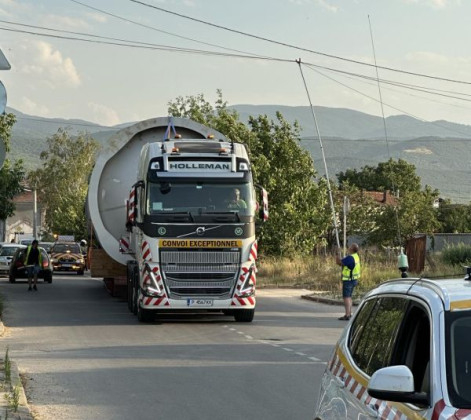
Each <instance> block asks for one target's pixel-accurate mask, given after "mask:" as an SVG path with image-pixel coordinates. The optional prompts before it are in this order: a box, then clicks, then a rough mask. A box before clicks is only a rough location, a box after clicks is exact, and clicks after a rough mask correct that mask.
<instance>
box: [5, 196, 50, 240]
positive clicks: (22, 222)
mask: <svg viewBox="0 0 471 420" xmlns="http://www.w3.org/2000/svg"><path fill="white" fill-rule="evenodd" d="M34 196H35V194H34V193H33V191H32V190H29V189H27V190H25V191H24V192H23V193H21V194H18V195H17V196H15V198H14V199H13V202H14V203H15V205H16V210H15V214H14V215H13V216H11V217H9V218H8V219H7V220H6V221H5V224H4V232H3V237H1V231H0V241H3V242H11V241H12V240H13V241H15V242H18V241H19V239H20V238H21V237H33V236H34V229H35V227H36V232H37V235H36V236H39V234H40V232H41V226H43V225H44V211H43V209H42V206H41V203H40V202H37V203H36V207H37V210H36V226H35V223H34V208H35V203H34V199H35V197H34Z"/></svg>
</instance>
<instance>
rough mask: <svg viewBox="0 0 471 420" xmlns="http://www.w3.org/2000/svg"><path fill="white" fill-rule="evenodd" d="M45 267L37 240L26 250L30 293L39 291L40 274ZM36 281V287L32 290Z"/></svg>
mask: <svg viewBox="0 0 471 420" xmlns="http://www.w3.org/2000/svg"><path fill="white" fill-rule="evenodd" d="M42 265H43V256H42V254H41V251H40V250H39V249H38V241H37V239H35V240H34V241H33V242H31V245H29V246H28V248H27V249H26V255H25V268H26V270H27V273H28V291H31V290H38V287H37V283H38V274H39V272H40V271H41V267H42ZM33 279H34V286H33V288H31V283H32V281H33Z"/></svg>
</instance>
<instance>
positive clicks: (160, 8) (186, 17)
mask: <svg viewBox="0 0 471 420" xmlns="http://www.w3.org/2000/svg"><path fill="white" fill-rule="evenodd" d="M129 1H130V2H133V3H136V4H140V5H142V6H146V7H150V8H152V9H155V10H159V11H161V12H164V13H168V14H171V15H174V16H178V17H181V18H183V19H188V20H191V21H193V22H198V23H201V24H203V25H208V26H212V27H214V28H218V29H222V30H225V31H229V32H233V33H236V34H239V35H243V36H247V37H250V38H254V39H258V40H261V41H266V42H270V43H272V44H277V45H281V46H284V47H288V48H294V49H296V50H299V51H305V52H310V53H312V54H317V55H321V56H324V57H329V58H334V59H336V60H342V61H346V62H349V63H354V64H360V65H362V66H368V67H376V66H375V65H374V64H371V63H366V62H364V61H358V60H353V59H349V58H345V57H340V56H338V55H333V54H327V53H322V52H320V51H315V50H311V49H309V48H304V47H299V46H296V45H293V44H288V43H286V42H281V41H276V40H273V39H270V38H265V37H262V36H259V35H254V34H250V33H248V32H243V31H239V30H237V29H233V28H229V27H227V26H222V25H218V24H215V23H212V22H208V21H205V20H201V19H197V18H194V17H191V16H187V15H184V14H182V13H177V12H173V11H171V10H168V9H164V8H163V7H159V6H155V5H152V4H148V3H145V2H143V1H140V0H129ZM377 68H379V69H382V70H388V71H393V72H396V73H403V74H408V75H410V76H417V77H425V78H428V79H433V80H441V81H444V82H450V83H460V84H465V85H471V82H468V81H464V80H457V79H449V78H446V77H439V76H431V75H428V74H424V73H415V72H411V71H406V70H399V69H395V68H392V67H385V66H377Z"/></svg>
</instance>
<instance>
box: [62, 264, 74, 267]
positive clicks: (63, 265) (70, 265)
mask: <svg viewBox="0 0 471 420" xmlns="http://www.w3.org/2000/svg"><path fill="white" fill-rule="evenodd" d="M61 266H62V267H72V264H61Z"/></svg>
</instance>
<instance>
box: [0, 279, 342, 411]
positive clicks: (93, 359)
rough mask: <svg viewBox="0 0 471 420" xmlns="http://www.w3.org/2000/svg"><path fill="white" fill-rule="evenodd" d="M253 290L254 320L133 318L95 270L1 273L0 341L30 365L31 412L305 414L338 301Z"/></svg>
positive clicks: (332, 338) (329, 344)
mask: <svg viewBox="0 0 471 420" xmlns="http://www.w3.org/2000/svg"><path fill="white" fill-rule="evenodd" d="M303 293H306V291H299V290H269V289H265V290H259V291H258V301H257V312H256V315H255V320H254V322H253V323H250V324H247V323H236V322H234V320H233V317H229V316H224V315H222V314H221V315H219V314H212V315H195V316H192V317H189V316H177V315H174V316H167V317H166V318H164V319H159V320H158V321H156V322H154V323H150V324H139V323H138V321H137V318H136V317H135V316H134V315H132V314H131V313H130V312H128V309H127V305H126V303H125V302H123V301H121V300H119V299H117V298H112V297H111V296H110V295H109V294H108V293H107V291H106V290H105V288H104V285H103V282H102V280H101V279H91V278H90V277H87V276H86V275H85V276H77V275H75V274H67V273H66V274H63V275H58V274H55V275H54V280H53V283H52V284H42V283H41V284H39V291H38V292H28V291H27V286H26V283H24V282H19V283H15V284H10V283H9V282H8V280H7V279H5V278H0V295H2V296H3V297H4V306H5V310H4V315H3V322H4V324H5V326H6V327H7V328H6V334H5V336H4V337H3V338H1V339H0V352H1V354H4V353H5V351H6V348H7V347H8V349H9V354H10V357H11V358H12V359H13V360H15V361H16V362H17V363H18V366H19V369H20V371H21V372H22V373H24V374H25V377H26V378H27V381H26V387H25V388H26V393H27V395H28V399H29V401H30V406H31V408H32V410H33V413H34V414H35V415H36V418H37V419H38V420H62V419H64V420H66V419H67V420H74V419H77V420H79V419H80V420H85V419H87V420H89V419H93V420H98V419H113V420H120V419H123V420H129V419H153V420H154V419H171V420H180V419H181V420H183V419H185V420H188V419H198V420H199V419H211V420H218V419H221V420H232V419H234V420H236V419H237V420H239V419H244V420H246V419H256V420H265V419H266V420H276V419H280V420H281V419H283V420H286V419H293V420H298V419H300V420H301V419H312V415H313V411H314V406H315V402H316V400H317V394H318V389H319V381H320V378H321V376H322V373H323V371H324V369H325V365H326V362H327V360H328V359H329V356H330V354H331V352H332V349H333V345H334V343H335V342H336V340H337V338H338V336H339V335H340V332H341V329H342V328H343V327H344V326H345V324H344V323H342V322H341V321H338V320H337V317H338V316H340V315H341V314H342V313H343V312H342V308H341V307H338V306H330V305H324V304H320V303H316V302H312V301H308V300H304V299H301V298H300V295H301V294H303Z"/></svg>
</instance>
